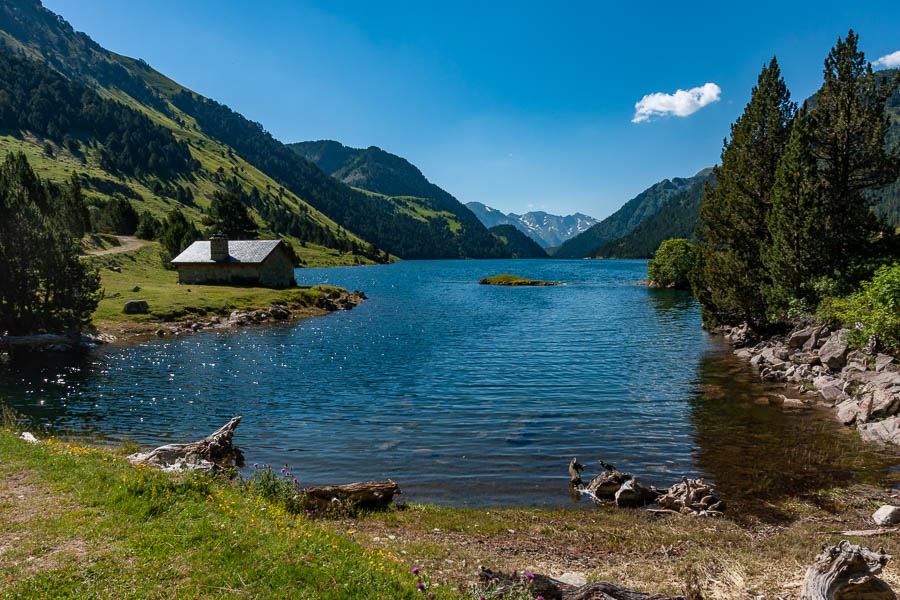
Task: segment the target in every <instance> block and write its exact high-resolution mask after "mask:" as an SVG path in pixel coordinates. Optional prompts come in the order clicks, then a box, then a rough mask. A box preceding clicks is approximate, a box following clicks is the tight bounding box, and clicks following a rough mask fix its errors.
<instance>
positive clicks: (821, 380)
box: [813, 375, 838, 390]
mask: <svg viewBox="0 0 900 600" xmlns="http://www.w3.org/2000/svg"><path fill="white" fill-rule="evenodd" d="M837 381H838V379H837V378H836V377H832V376H831V375H819V376H818V377H816V378H815V379H813V385H814V386H815V387H816V389H817V390H821V389H822V388H823V387H825V386H827V385H831V384H832V383H836V382H837Z"/></svg>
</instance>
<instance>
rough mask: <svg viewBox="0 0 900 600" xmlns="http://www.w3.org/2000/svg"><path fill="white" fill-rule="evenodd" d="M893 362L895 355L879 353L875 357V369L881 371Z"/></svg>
mask: <svg viewBox="0 0 900 600" xmlns="http://www.w3.org/2000/svg"><path fill="white" fill-rule="evenodd" d="M892 362H894V357H893V356H888V355H887V354H879V355H878V356H876V357H875V370H876V371H877V372H879V373H880V372H882V371H884V370H885V369H886V368H887V366H888V365H889V364H891V363H892Z"/></svg>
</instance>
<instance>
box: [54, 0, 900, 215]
mask: <svg viewBox="0 0 900 600" xmlns="http://www.w3.org/2000/svg"><path fill="white" fill-rule="evenodd" d="M44 5H45V6H47V7H48V8H49V9H51V10H53V11H55V12H57V13H59V14H61V15H62V16H63V17H65V18H66V19H67V20H68V21H69V22H70V23H72V25H73V26H74V27H75V29H77V30H79V31H84V32H86V33H87V34H88V35H90V36H91V37H93V38H94V39H95V40H96V41H97V42H99V43H100V44H101V45H103V46H105V47H107V48H109V49H110V50H113V51H116V52H119V53H120V54H125V55H128V56H133V57H140V58H143V59H145V60H146V61H147V62H149V63H150V65H151V66H153V67H154V68H156V69H157V70H159V71H161V72H163V73H164V74H166V75H168V76H169V77H171V78H172V79H175V80H176V81H178V82H179V83H181V84H183V85H185V86H187V87H189V88H191V89H193V90H195V91H197V92H199V93H201V94H204V95H206V96H209V97H211V98H214V99H216V100H218V101H219V102H223V103H225V104H227V105H229V106H230V107H232V108H233V109H235V110H237V111H238V112H240V113H242V114H243V115H244V116H246V117H248V118H250V119H252V120H255V121H259V122H261V123H262V124H263V125H264V126H265V127H266V129H268V130H269V131H270V132H271V133H272V134H273V135H274V136H275V137H276V138H278V139H280V140H282V141H284V142H293V141H302V140H315V139H335V140H338V141H340V142H342V143H344V144H347V145H349V146H356V147H365V146H369V145H376V146H380V147H381V148H384V149H385V150H388V151H389V152H393V153H396V154H399V155H401V156H403V157H405V158H407V159H409V160H410V161H411V162H412V163H413V164H415V165H417V166H418V167H419V168H420V169H421V170H422V171H423V173H424V174H425V176H426V177H428V178H429V179H430V180H431V181H433V182H435V183H437V184H438V185H440V186H441V187H443V188H445V189H446V190H447V191H449V192H450V193H452V194H454V195H455V196H456V197H457V198H458V199H459V200H461V201H463V202H469V201H473V200H475V201H479V202H483V203H485V204H488V205H490V206H493V207H495V208H499V209H501V210H503V211H505V212H509V211H515V212H525V211H528V210H546V211H548V212H553V213H559V214H568V213H571V212H576V211H580V212H584V213H587V214H589V215H592V216H595V217H600V218H602V217H605V216H607V215H609V214H610V213H612V212H613V211H615V210H616V209H617V208H618V207H619V206H620V205H621V204H622V203H623V202H624V201H626V200H627V199H629V198H631V197H632V196H634V195H636V194H637V193H638V192H640V191H641V190H643V189H644V188H646V187H647V186H649V185H651V184H652V183H654V182H656V181H659V180H661V179H663V178H666V177H676V176H690V175H692V174H694V173H695V172H697V171H699V170H700V169H702V168H704V167H707V166H710V165H712V164H714V163H715V162H716V161H717V160H718V157H719V152H720V151H721V146H722V140H723V138H724V137H725V136H726V135H727V134H728V131H729V124H730V123H731V122H732V121H733V120H734V119H735V118H736V117H737V116H738V115H739V114H740V112H741V110H742V109H743V106H744V104H746V102H747V99H748V98H749V93H750V89H751V87H752V86H753V84H754V83H755V81H756V76H757V75H758V73H759V70H760V68H761V67H762V65H763V63H765V62H766V61H768V59H769V58H771V56H772V55H773V54H776V55H777V56H778V59H779V62H780V63H781V66H782V71H783V74H784V76H785V79H786V81H787V84H788V87H789V88H790V89H791V91H792V93H793V95H794V97H795V99H798V100H802V99H803V98H805V97H807V96H808V95H810V94H811V93H812V92H814V91H815V90H816V88H817V87H818V85H819V82H820V81H821V74H822V62H823V60H824V58H825V55H826V54H827V53H828V51H829V49H830V48H831V46H832V45H833V43H834V41H835V40H836V39H837V37H838V36H839V35H844V34H845V33H846V32H847V30H848V29H849V28H850V27H853V28H854V29H855V30H856V31H858V32H859V33H860V38H861V39H860V43H861V46H862V48H863V50H864V51H865V52H866V55H867V57H868V58H869V59H870V60H873V61H874V60H875V59H876V58H878V57H881V56H884V55H888V54H891V53H893V52H896V51H898V50H900V2H865V3H850V2H834V3H829V2H816V3H811V2H810V3H791V2H772V3H767V2H756V3H753V5H752V8H750V5H749V4H747V3H732V2H715V3H701V2H682V3H679V2H665V3H662V2H660V3H655V2H644V3H625V2H603V3H602V2H581V3H575V2H572V3H552V2H542V3H528V2H508V3H507V2H499V1H498V2H491V3H487V2H452V3H451V2H447V3H443V4H438V3H435V2H421V1H419V2H391V3H388V2H371V1H368V2H357V1H354V0H345V1H342V2H324V1H322V2H298V1H287V0H269V1H264V2H256V3H249V2H246V0H243V1H239V0H191V1H189V2H185V1H183V0H182V1H176V0H155V1H154V2H122V1H121V0H44ZM707 83H711V84H715V85H714V86H713V87H709V86H707V87H706V88H703V93H702V94H701V92H700V90H698V91H697V92H696V94H695V95H694V96H692V95H690V94H688V95H684V94H682V95H681V96H682V97H681V98H680V99H675V100H672V99H667V98H664V97H655V99H654V98H651V99H650V100H649V101H648V103H646V106H647V108H653V107H657V108H659V107H666V106H669V107H670V108H673V109H676V108H677V109H678V110H679V111H680V112H682V113H683V112H687V111H690V110H691V109H697V110H696V112H693V113H692V114H689V115H687V116H659V115H657V114H655V113H653V111H649V113H648V114H649V115H650V116H649V118H648V119H644V120H641V119H640V118H639V119H638V120H640V121H641V122H633V120H635V117H636V115H635V103H637V102H639V101H640V100H641V99H642V98H644V97H645V96H646V95H648V94H654V93H664V94H673V93H675V92H676V91H677V90H679V89H682V90H691V89H692V88H699V87H701V86H704V85H705V84H707ZM692 98H693V100H692ZM679 100H680V101H679ZM692 102H693V104H692ZM701 104H702V105H703V106H702V107H700V108H698V107H699V106H700V105H701Z"/></svg>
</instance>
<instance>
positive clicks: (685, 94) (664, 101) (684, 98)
mask: <svg viewBox="0 0 900 600" xmlns="http://www.w3.org/2000/svg"><path fill="white" fill-rule="evenodd" d="M721 94H722V89H721V88H720V87H719V86H717V85H716V84H714V83H704V84H703V85H701V86H700V87H695V88H691V89H689V90H678V91H677V92H675V93H674V94H665V93H663V92H656V93H654V94H647V95H646V96H644V97H643V98H641V99H640V101H639V102H637V103H636V104H635V105H634V118H633V119H631V122H632V123H642V122H644V121H649V120H650V118H651V117H666V116H670V115H675V116H676V117H686V116H688V115H692V114H694V113H695V112H697V111H698V110H700V109H701V108H703V107H704V106H706V105H707V104H712V103H713V102H718V101H719V96H720V95H721Z"/></svg>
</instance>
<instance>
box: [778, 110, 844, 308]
mask: <svg viewBox="0 0 900 600" xmlns="http://www.w3.org/2000/svg"><path fill="white" fill-rule="evenodd" d="M821 187H822V186H821V185H820V182H819V173H818V168H817V162H816V159H815V157H814V156H813V153H812V147H811V134H810V130H809V119H808V116H807V114H806V112H805V111H803V110H801V111H800V112H799V113H798V114H797V118H796V119H795V120H794V123H793V126H792V128H791V136H790V138H789V140H788V144H787V148H786V149H785V152H784V156H783V157H782V158H781V161H779V163H778V169H777V171H776V175H775V185H774V187H773V189H772V208H771V210H770V211H769V215H768V217H767V224H768V229H769V236H770V240H769V242H768V243H767V244H766V245H765V247H764V249H763V255H762V257H763V264H764V266H765V267H766V269H767V270H768V274H769V277H770V278H771V282H770V283H769V284H768V285H767V286H766V288H765V290H764V291H765V298H766V302H767V304H768V314H769V319H770V321H774V322H780V321H782V320H783V319H784V318H785V316H786V314H787V310H788V309H789V307H790V305H791V301H792V300H809V299H811V290H810V289H809V286H808V283H809V282H810V281H811V280H812V279H813V278H814V277H816V276H819V275H823V274H825V273H826V272H827V270H828V264H827V257H826V249H827V245H828V241H827V238H826V234H825V223H826V221H827V218H828V216H827V215H826V214H825V213H824V206H823V204H822V202H821Z"/></svg>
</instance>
